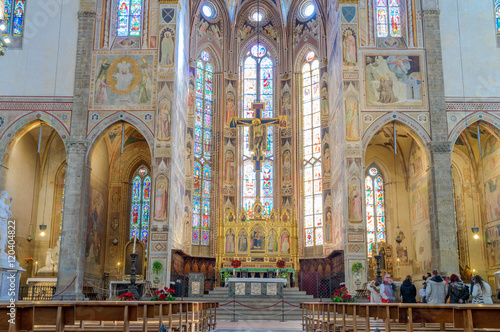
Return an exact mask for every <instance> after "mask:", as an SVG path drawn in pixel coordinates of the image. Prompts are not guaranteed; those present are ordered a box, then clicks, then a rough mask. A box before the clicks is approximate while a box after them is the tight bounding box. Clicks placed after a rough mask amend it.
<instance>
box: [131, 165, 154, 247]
mask: <svg viewBox="0 0 500 332" xmlns="http://www.w3.org/2000/svg"><path fill="white" fill-rule="evenodd" d="M131 199H132V204H131V209H130V210H131V211H130V236H129V238H130V240H132V239H133V238H134V237H136V236H137V239H138V240H140V241H142V242H143V243H144V247H145V248H147V246H146V245H147V242H148V232H149V215H150V210H151V209H150V206H151V204H150V202H151V176H149V174H148V169H147V168H146V167H140V168H139V169H138V170H137V171H136V172H135V173H134V177H133V178H132V198H131Z"/></svg>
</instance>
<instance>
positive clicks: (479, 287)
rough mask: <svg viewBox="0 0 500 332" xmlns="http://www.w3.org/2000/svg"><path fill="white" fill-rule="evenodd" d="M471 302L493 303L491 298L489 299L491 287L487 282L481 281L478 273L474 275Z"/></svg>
mask: <svg viewBox="0 0 500 332" xmlns="http://www.w3.org/2000/svg"><path fill="white" fill-rule="evenodd" d="M472 303H484V304H493V300H492V299H491V287H490V285H488V283H486V282H484V281H483V278H481V276H480V275H476V276H475V277H474V288H473V289H472Z"/></svg>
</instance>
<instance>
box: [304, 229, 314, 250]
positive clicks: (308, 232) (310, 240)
mask: <svg viewBox="0 0 500 332" xmlns="http://www.w3.org/2000/svg"><path fill="white" fill-rule="evenodd" d="M313 232H314V229H313V228H308V229H306V247H312V246H314V238H313Z"/></svg>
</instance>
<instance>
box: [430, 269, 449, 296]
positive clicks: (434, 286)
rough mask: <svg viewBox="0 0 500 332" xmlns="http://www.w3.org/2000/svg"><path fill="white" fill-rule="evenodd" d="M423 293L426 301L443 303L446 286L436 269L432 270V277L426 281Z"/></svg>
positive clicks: (446, 290) (446, 291) (446, 292)
mask: <svg viewBox="0 0 500 332" xmlns="http://www.w3.org/2000/svg"><path fill="white" fill-rule="evenodd" d="M425 293H426V295H425V298H426V300H427V303H445V300H446V295H447V294H448V287H447V286H446V282H445V281H444V280H443V278H442V277H441V276H440V275H439V273H438V270H432V278H431V279H430V280H429V281H428V283H427V288H426V289H425Z"/></svg>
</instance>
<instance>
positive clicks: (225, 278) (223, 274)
mask: <svg viewBox="0 0 500 332" xmlns="http://www.w3.org/2000/svg"><path fill="white" fill-rule="evenodd" d="M232 276H233V275H232V274H231V273H229V272H228V271H224V272H222V280H224V287H225V286H227V279H229V278H231V277H232Z"/></svg>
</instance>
